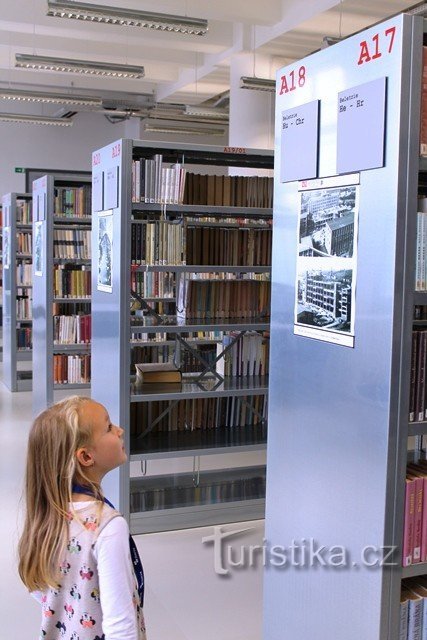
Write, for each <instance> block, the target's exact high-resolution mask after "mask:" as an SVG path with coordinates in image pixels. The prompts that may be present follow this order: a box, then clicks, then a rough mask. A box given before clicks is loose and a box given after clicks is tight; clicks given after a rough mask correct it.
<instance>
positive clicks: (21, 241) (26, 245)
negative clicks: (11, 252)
mask: <svg viewBox="0 0 427 640" xmlns="http://www.w3.org/2000/svg"><path fill="white" fill-rule="evenodd" d="M16 252H17V253H30V254H31V253H32V252H33V245H32V235H31V232H30V231H18V232H17V234H16Z"/></svg>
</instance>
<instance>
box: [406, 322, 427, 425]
mask: <svg viewBox="0 0 427 640" xmlns="http://www.w3.org/2000/svg"><path fill="white" fill-rule="evenodd" d="M426 368H427V330H414V331H413V332H412V347H411V378H410V387H409V421H410V422H422V421H424V420H425V419H426V418H427V398H426V395H427V386H426Z"/></svg>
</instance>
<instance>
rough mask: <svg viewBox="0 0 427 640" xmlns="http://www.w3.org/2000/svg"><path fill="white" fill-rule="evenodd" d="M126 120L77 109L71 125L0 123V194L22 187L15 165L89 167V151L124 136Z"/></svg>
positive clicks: (87, 169) (76, 168) (127, 124)
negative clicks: (110, 121) (110, 120)
mask: <svg viewBox="0 0 427 640" xmlns="http://www.w3.org/2000/svg"><path fill="white" fill-rule="evenodd" d="M129 124H130V123H128V122H126V123H120V124H111V123H109V122H108V121H107V120H106V119H105V118H104V116H102V115H101V114H95V113H79V114H77V115H76V116H75V118H74V124H73V126H72V127H54V126H46V125H33V124H20V123H16V124H15V123H9V122H4V123H3V122H2V123H0V197H1V196H2V195H3V194H5V193H8V192H10V191H17V192H22V191H24V189H25V174H20V173H15V167H25V168H35V169H38V168H41V169H72V170H76V171H79V170H80V171H90V169H91V153H92V151H94V150H95V149H98V148H99V147H103V146H104V145H106V144H108V143H109V142H112V141H114V140H116V139H118V138H122V137H126V135H129V137H130V135H131V134H130V133H129V134H127V131H128V130H129Z"/></svg>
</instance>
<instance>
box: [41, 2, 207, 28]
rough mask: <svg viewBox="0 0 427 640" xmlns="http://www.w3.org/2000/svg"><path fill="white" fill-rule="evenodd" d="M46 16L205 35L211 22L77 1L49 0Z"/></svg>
mask: <svg viewBox="0 0 427 640" xmlns="http://www.w3.org/2000/svg"><path fill="white" fill-rule="evenodd" d="M47 4H48V11H47V15H48V16H52V17H55V18H74V19H75V20H87V21H88V22H103V23H105V24H115V25H119V26H127V27H146V28H148V29H157V30H159V31H174V32H177V33H187V34H190V35H195V36H203V35H205V34H206V33H207V31H208V21H207V20H201V19H200V18H188V17H187V16H174V15H169V14H166V13H154V12H151V11H138V10H136V9H123V8H122V7H108V6H105V5H99V4H88V3H87V2H74V0H48V3H47Z"/></svg>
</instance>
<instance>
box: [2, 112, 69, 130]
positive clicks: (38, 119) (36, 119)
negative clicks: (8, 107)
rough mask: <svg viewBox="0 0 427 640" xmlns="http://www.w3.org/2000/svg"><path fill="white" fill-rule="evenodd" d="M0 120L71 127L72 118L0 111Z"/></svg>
mask: <svg viewBox="0 0 427 640" xmlns="http://www.w3.org/2000/svg"><path fill="white" fill-rule="evenodd" d="M0 122H21V123H26V124H51V125H54V126H57V127H71V126H72V124H73V121H72V120H65V119H63V118H48V117H47V116H26V115H18V114H16V113H0Z"/></svg>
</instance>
